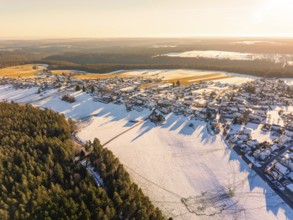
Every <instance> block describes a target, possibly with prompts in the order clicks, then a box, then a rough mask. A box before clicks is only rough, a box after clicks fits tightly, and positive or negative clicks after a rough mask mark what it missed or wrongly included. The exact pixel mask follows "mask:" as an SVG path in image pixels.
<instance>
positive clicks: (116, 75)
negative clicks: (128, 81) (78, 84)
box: [75, 74, 133, 79]
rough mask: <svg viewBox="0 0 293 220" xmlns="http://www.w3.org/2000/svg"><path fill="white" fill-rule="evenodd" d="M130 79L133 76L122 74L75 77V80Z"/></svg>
mask: <svg viewBox="0 0 293 220" xmlns="http://www.w3.org/2000/svg"><path fill="white" fill-rule="evenodd" d="M114 77H119V78H132V77H133V76H127V75H123V74H85V75H79V76H75V78H76V79H107V78H114Z"/></svg>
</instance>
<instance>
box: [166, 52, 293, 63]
mask: <svg viewBox="0 0 293 220" xmlns="http://www.w3.org/2000/svg"><path fill="white" fill-rule="evenodd" d="M161 56H168V57H195V58H208V59H224V60H225V59H226V60H247V61H252V60H267V61H272V62H276V63H280V62H281V63H288V64H290V65H291V62H292V61H293V55H291V54H265V53H240V52H230V51H216V50H206V51H200V50H194V51H186V52H180V53H167V54H163V55H161Z"/></svg>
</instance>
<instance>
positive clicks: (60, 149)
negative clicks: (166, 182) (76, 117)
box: [0, 103, 164, 220]
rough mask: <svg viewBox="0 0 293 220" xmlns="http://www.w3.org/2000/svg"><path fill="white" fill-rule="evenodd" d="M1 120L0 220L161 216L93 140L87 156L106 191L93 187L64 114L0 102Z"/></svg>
mask: <svg viewBox="0 0 293 220" xmlns="http://www.w3.org/2000/svg"><path fill="white" fill-rule="evenodd" d="M0 118H1V120H0V219H3V220H6V219H7V220H10V219H11V220H12V219H13V220H18V219H48V220H49V219H105V220H106V219H114V220H115V219H122V218H121V216H123V218H124V217H125V216H128V217H129V218H128V219H131V218H132V219H163V218H164V217H163V215H162V213H161V212H160V211H159V210H158V209H155V208H154V207H153V205H152V204H151V202H150V201H149V199H148V198H147V197H145V196H144V195H143V193H142V192H141V190H140V189H138V187H137V186H136V185H135V184H134V183H131V181H130V179H129V175H128V174H127V173H126V172H125V170H124V169H122V167H123V166H122V165H121V164H120V163H119V161H118V159H114V160H112V159H113V158H114V156H113V155H112V153H111V152H109V151H108V150H105V149H103V148H101V146H100V145H99V144H97V143H98V141H97V140H96V141H95V142H94V143H93V148H94V151H93V155H92V156H91V158H92V160H93V164H94V165H95V167H96V169H99V170H101V171H103V172H101V173H102V177H103V178H104V179H105V183H106V185H107V187H108V188H109V192H106V191H105V189H103V188H101V187H97V186H96V184H95V181H94V179H93V177H92V176H91V175H90V174H89V173H88V172H87V171H86V169H85V168H84V167H83V166H81V165H80V164H79V163H76V162H75V161H74V149H73V144H72V140H71V132H72V128H73V123H72V121H71V120H70V121H69V123H70V124H71V126H69V123H68V122H67V120H66V118H65V116H64V115H60V114H57V113H55V112H53V111H51V110H48V109H45V110H40V109H38V108H35V107H32V106H30V105H19V104H13V103H12V104H9V103H0ZM102 149H103V150H102ZM102 152H103V153H102ZM100 153H101V154H100ZM94 158H96V159H94ZM96 160H100V161H102V162H103V164H100V165H101V166H102V167H98V165H99V163H98V162H97V161H96ZM112 162H113V163H112ZM110 168H111V169H110ZM114 168H117V169H114ZM114 171H115V172H114ZM133 207H135V208H133ZM133 210H134V212H135V213H133ZM124 219H127V217H125V218H124Z"/></svg>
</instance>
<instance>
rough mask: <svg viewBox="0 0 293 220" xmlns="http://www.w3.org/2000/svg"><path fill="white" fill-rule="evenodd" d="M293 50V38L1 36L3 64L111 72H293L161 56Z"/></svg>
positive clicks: (265, 63)
mask: <svg viewBox="0 0 293 220" xmlns="http://www.w3.org/2000/svg"><path fill="white" fill-rule="evenodd" d="M193 50H198V51H207V50H216V51H231V52H236V53H263V54H282V55H284V56H286V55H290V56H291V54H293V40H292V39H277V40H276V39H270V40H268V39H266V40H265V41H264V40H260V39H256V40H253V39H249V40H247V39H112V40H107V39H103V40H102V39H100V40H85V39H84V40H70V41H68V40H67V41H66V40H55V41H53V40H51V41H49V40H48V41H0V67H1V68H3V67H8V66H14V65H21V64H29V63H46V64H49V65H50V66H49V69H52V70H62V69H63V70H68V69H70V70H80V71H86V72H89V73H109V72H112V71H116V70H132V69H201V70H212V71H226V72H233V73H240V74H248V75H254V76H261V77H263V76H265V77H282V78H292V77H293V65H292V64H293V61H289V62H288V64H286V63H284V62H274V61H270V60H261V59H256V60H230V59H210V58H199V57H197V58H194V57H193V58H192V57H189V58H186V57H168V56H158V55H162V54H168V53H180V52H185V51H193Z"/></svg>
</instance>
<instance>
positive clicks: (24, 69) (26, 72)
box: [0, 64, 46, 78]
mask: <svg viewBox="0 0 293 220" xmlns="http://www.w3.org/2000/svg"><path fill="white" fill-rule="evenodd" d="M34 66H36V67H37V68H36V69H34V68H33V67H34ZM44 69H46V67H45V66H40V65H34V64H26V65H20V66H11V67H7V68H3V69H0V76H6V77H11V78H18V77H25V78H28V77H34V76H35V75H36V74H37V73H38V72H39V71H41V70H44Z"/></svg>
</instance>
